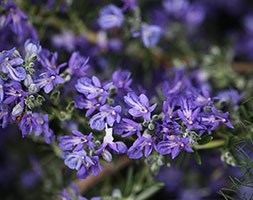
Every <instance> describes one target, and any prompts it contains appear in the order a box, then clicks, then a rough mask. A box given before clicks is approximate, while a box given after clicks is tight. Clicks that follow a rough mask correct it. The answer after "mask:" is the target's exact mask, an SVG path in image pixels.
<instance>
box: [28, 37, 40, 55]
mask: <svg viewBox="0 0 253 200" xmlns="http://www.w3.org/2000/svg"><path fill="white" fill-rule="evenodd" d="M25 52H26V59H28V60H32V59H33V58H36V57H37V56H38V54H39V53H40V52H41V46H40V44H39V42H36V41H34V40H32V39H28V40H26V42H25Z"/></svg>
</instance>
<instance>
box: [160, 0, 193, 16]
mask: <svg viewBox="0 0 253 200" xmlns="http://www.w3.org/2000/svg"><path fill="white" fill-rule="evenodd" d="M163 6H164V8H165V10H166V11H167V12H168V14H169V15H170V16H171V17H174V18H175V19H178V20H182V19H183V18H184V17H185V14H186V12H187V10H188V9H189V2H188V1H187V0H165V1H164V2H163Z"/></svg>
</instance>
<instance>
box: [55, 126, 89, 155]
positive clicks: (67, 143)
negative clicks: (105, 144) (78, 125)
mask: <svg viewBox="0 0 253 200" xmlns="http://www.w3.org/2000/svg"><path fill="white" fill-rule="evenodd" d="M72 133H73V135H74V136H62V137H60V143H59V147H60V148H61V149H62V150H64V151H66V150H72V148H73V147H74V146H75V148H74V151H80V150H82V149H83V148H84V147H85V145H87V146H89V147H90V148H91V149H93V148H94V143H93V141H92V140H93V139H92V133H90V134H89V135H83V134H82V133H81V132H79V131H77V130H74V131H72Z"/></svg>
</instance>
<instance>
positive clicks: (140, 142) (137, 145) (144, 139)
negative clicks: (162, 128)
mask: <svg viewBox="0 0 253 200" xmlns="http://www.w3.org/2000/svg"><path fill="white" fill-rule="evenodd" d="M154 146H155V143H154V140H153V138H152V137H151V136H150V135H145V134H144V135H143V136H139V137H138V138H137V140H135V142H134V143H133V145H132V146H131V147H130V148H129V149H128V152H127V154H128V156H129V158H132V159H139V158H141V157H142V156H143V151H144V156H145V157H148V156H149V155H150V154H151V152H152V150H153V148H154Z"/></svg>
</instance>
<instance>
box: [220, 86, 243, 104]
mask: <svg viewBox="0 0 253 200" xmlns="http://www.w3.org/2000/svg"><path fill="white" fill-rule="evenodd" d="M243 95H244V94H243V93H242V94H239V93H238V91H237V90H234V89H229V90H225V91H222V92H220V93H219V94H218V95H217V98H218V99H219V100H220V101H221V102H226V103H230V102H231V103H232V104H233V106H236V105H238V103H239V102H240V100H241V99H242V97H243Z"/></svg>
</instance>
